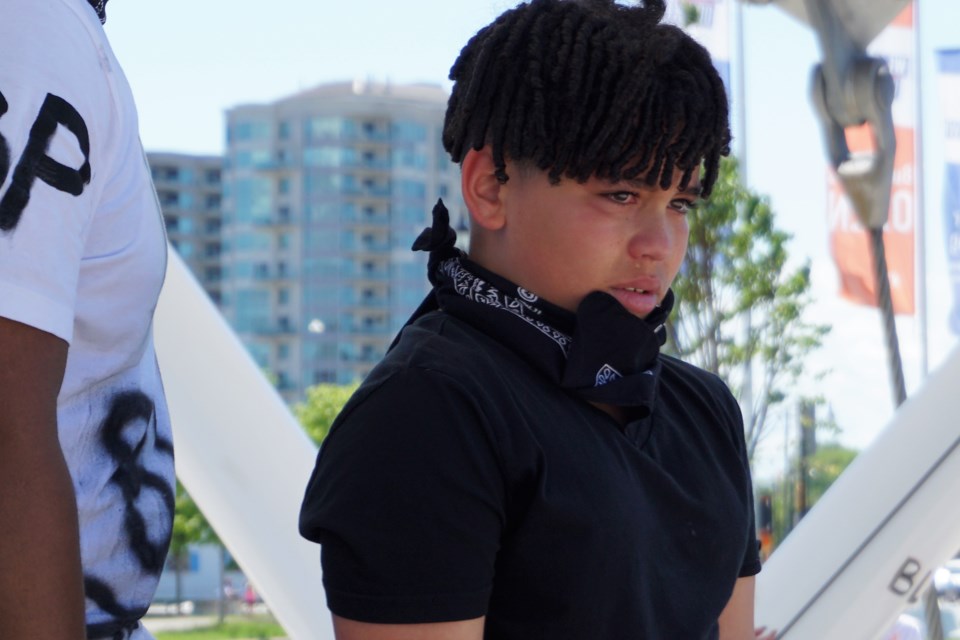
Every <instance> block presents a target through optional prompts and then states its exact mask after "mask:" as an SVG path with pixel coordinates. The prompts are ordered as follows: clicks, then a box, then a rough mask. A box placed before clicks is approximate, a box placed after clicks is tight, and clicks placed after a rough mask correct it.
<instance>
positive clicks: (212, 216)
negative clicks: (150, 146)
mask: <svg viewBox="0 0 960 640" xmlns="http://www.w3.org/2000/svg"><path fill="white" fill-rule="evenodd" d="M147 161H148V162H149V164H150V171H151V173H152V174H153V182H154V184H155V185H156V188H157V198H158V199H159V201H160V207H161V209H162V210H163V216H164V218H165V219H166V224H167V237H168V238H169V240H170V244H171V245H172V246H173V247H174V248H175V249H176V250H177V251H178V252H179V254H180V256H181V257H182V258H183V259H184V260H185V261H186V263H187V265H189V267H190V269H191V270H192V271H193V273H194V275H195V276H196V278H197V280H199V281H200V284H201V285H202V286H203V288H204V289H205V290H206V292H207V293H208V294H209V295H210V298H211V299H212V300H213V301H214V302H215V303H217V304H219V303H220V300H221V289H220V286H221V284H222V281H223V271H222V268H221V261H220V258H221V253H222V250H223V243H222V240H221V230H222V229H221V226H222V221H223V218H222V215H221V210H220V207H221V201H222V198H223V181H222V172H223V158H221V157H220V156H193V155H186V154H180V153H148V154H147Z"/></svg>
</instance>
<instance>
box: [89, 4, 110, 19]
mask: <svg viewBox="0 0 960 640" xmlns="http://www.w3.org/2000/svg"><path fill="white" fill-rule="evenodd" d="M87 2H89V3H90V6H91V7H93V10H94V11H96V12H97V17H98V18H100V24H104V23H105V22H106V21H107V0H87Z"/></svg>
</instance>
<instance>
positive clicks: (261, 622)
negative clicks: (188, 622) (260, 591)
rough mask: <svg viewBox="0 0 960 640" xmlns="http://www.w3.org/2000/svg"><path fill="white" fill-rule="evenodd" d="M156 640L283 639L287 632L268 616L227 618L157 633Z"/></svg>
mask: <svg viewBox="0 0 960 640" xmlns="http://www.w3.org/2000/svg"><path fill="white" fill-rule="evenodd" d="M155 635H156V639H157V640H231V639H239V638H244V639H252V640H260V639H261V638H285V637H286V635H287V632H286V631H284V630H283V627H281V626H280V625H279V624H277V622H276V621H275V620H274V619H273V618H272V617H269V616H264V617H255V618H250V617H247V616H243V617H233V616H227V619H226V620H225V621H224V622H223V624H214V625H212V626H209V627H201V628H198V629H189V630H185V631H163V632H157V633H156V634H155Z"/></svg>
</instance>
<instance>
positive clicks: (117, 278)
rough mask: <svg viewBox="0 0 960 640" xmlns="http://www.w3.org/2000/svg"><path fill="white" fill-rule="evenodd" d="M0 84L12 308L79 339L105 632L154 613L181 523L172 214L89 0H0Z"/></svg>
mask: <svg viewBox="0 0 960 640" xmlns="http://www.w3.org/2000/svg"><path fill="white" fill-rule="evenodd" d="M0 95H2V98H0V316H3V317H6V318H9V319H12V320H16V321H19V322H22V323H25V324H28V325H31V326H34V327H37V328H39V329H42V330H43V331H46V332H49V333H51V334H53V335H56V336H58V337H60V338H62V339H63V340H66V341H67V342H68V343H69V344H70V348H69V351H68V357H67V365H66V372H65V377H64V380H63V386H62V388H61V391H60V396H59V398H58V407H57V418H58V428H59V436H60V444H61V446H62V448H63V451H64V454H65V457H66V460H67V465H68V466H69V468H70V473H71V476H72V478H73V485H74V489H75V491H76V495H77V502H78V510H79V516H80V530H81V532H80V538H81V555H82V560H83V568H84V583H85V586H86V593H87V625H88V634H89V635H90V636H91V637H99V636H107V635H110V634H111V633H113V631H114V630H115V629H117V628H122V627H125V626H129V625H130V623H132V622H133V621H135V620H137V619H138V618H140V617H141V616H142V615H143V613H144V612H145V611H146V608H147V606H148V605H149V603H150V601H151V599H152V597H153V593H154V591H155V588H156V583H157V581H158V579H159V576H160V572H161V570H162V569H163V564H164V560H165V557H166V553H167V548H168V545H169V540H170V533H171V527H172V519H173V508H174V472H173V449H172V444H171V435H170V424H169V417H168V414H167V409H166V402H165V399H164V395H163V388H162V385H161V382H160V374H159V371H158V369H157V364H156V357H155V355H154V347H153V338H152V318H153V311H154V308H155V306H156V302H157V296H158V295H159V292H160V287H161V285H162V282H163V274H164V271H165V264H166V263H165V261H166V240H165V234H164V226H163V219H162V215H161V213H160V207H159V205H158V203H157V199H156V193H155V191H154V189H153V184H152V181H151V178H150V171H149V168H148V166H147V163H146V160H145V156H144V154H143V149H142V147H141V144H140V139H139V134H138V125H137V114H136V108H135V106H134V103H133V98H132V96H131V93H130V88H129V86H128V85H127V82H126V79H125V78H124V75H123V72H122V71H121V69H120V66H119V65H118V64H117V61H116V59H115V58H114V55H113V52H112V51H111V49H110V46H109V44H108V43H107V39H106V36H105V34H104V31H103V28H102V27H101V25H100V22H99V20H98V19H97V16H96V14H95V13H94V11H93V9H92V8H91V7H90V6H89V5H88V4H87V3H86V2H85V1H84V0H0ZM38 472H42V470H38Z"/></svg>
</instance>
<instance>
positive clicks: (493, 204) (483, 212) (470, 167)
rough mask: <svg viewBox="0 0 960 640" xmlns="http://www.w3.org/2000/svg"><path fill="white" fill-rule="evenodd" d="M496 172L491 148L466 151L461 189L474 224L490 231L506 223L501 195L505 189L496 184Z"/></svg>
mask: <svg viewBox="0 0 960 640" xmlns="http://www.w3.org/2000/svg"><path fill="white" fill-rule="evenodd" d="M495 171H496V166H495V165H494V162H493V153H492V152H491V150H490V146H489V145H487V146H485V147H483V148H482V149H480V150H479V151H477V150H474V149H470V150H469V151H467V154H466V155H465V156H464V157H463V164H462V166H461V169H460V188H461V189H462V191H463V201H464V202H465V203H466V205H467V210H468V211H469V212H470V218H471V220H472V221H473V223H474V224H476V225H478V226H480V227H482V228H484V229H488V230H491V231H495V230H497V229H500V228H502V227H503V225H504V224H505V223H506V218H505V216H504V207H503V198H502V193H501V189H502V187H503V185H502V184H500V181H499V180H497V176H496V175H495V173H494V172H495Z"/></svg>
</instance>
